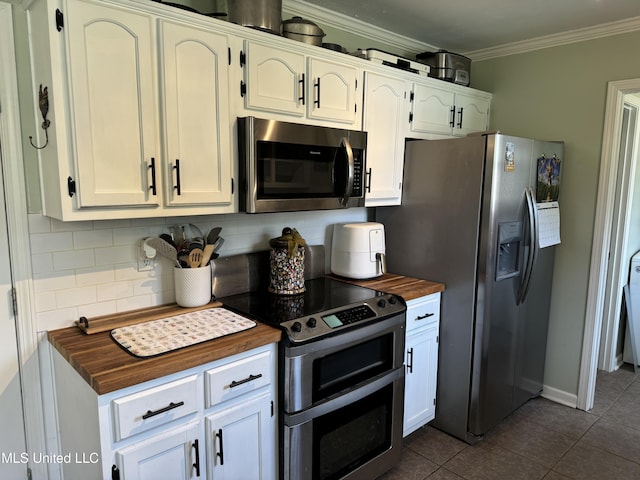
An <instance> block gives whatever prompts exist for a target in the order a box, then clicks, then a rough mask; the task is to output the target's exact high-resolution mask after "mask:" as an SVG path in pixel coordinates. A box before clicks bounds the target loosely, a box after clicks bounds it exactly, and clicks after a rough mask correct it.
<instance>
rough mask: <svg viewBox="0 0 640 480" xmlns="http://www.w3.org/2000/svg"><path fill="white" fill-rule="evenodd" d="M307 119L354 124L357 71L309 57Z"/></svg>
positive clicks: (356, 103) (346, 66) (356, 102)
mask: <svg viewBox="0 0 640 480" xmlns="http://www.w3.org/2000/svg"><path fill="white" fill-rule="evenodd" d="M308 72H309V78H310V81H311V83H310V84H309V85H308V88H309V89H310V91H309V94H308V97H309V100H307V112H308V115H309V117H310V118H315V119H318V120H328V121H336V122H344V123H346V124H354V123H356V113H357V114H358V115H359V112H357V111H356V110H357V108H358V104H359V103H360V102H358V99H357V96H356V93H357V85H358V70H357V69H356V68H354V67H351V66H350V65H343V64H340V63H336V62H329V61H326V60H320V59H317V58H309V69H308Z"/></svg>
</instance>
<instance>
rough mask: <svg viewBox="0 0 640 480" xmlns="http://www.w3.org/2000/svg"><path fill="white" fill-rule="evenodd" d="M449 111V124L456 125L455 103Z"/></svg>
mask: <svg viewBox="0 0 640 480" xmlns="http://www.w3.org/2000/svg"><path fill="white" fill-rule="evenodd" d="M450 113H451V120H450V121H449V126H450V127H455V125H456V106H455V105H454V106H453V107H451V110H450Z"/></svg>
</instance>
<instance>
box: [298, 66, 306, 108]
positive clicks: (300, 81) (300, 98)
mask: <svg viewBox="0 0 640 480" xmlns="http://www.w3.org/2000/svg"><path fill="white" fill-rule="evenodd" d="M298 83H299V84H301V85H302V87H301V89H302V96H301V97H298V100H300V103H301V104H302V105H304V89H305V86H304V73H303V74H302V78H301V79H300V80H298Z"/></svg>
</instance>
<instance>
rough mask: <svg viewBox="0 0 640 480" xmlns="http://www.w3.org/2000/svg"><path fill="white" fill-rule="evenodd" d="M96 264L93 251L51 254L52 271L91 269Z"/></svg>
mask: <svg viewBox="0 0 640 480" xmlns="http://www.w3.org/2000/svg"><path fill="white" fill-rule="evenodd" d="M95 264H96V260H95V255H94V250H93V249H85V250H71V251H64V252H55V253H54V254H53V268H54V270H71V269H75V268H86V267H93V266H94V265H95Z"/></svg>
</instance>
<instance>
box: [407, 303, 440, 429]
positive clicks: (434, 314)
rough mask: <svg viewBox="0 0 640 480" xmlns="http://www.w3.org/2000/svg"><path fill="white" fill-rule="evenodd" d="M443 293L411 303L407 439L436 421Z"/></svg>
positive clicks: (408, 334) (408, 308)
mask: <svg viewBox="0 0 640 480" xmlns="http://www.w3.org/2000/svg"><path fill="white" fill-rule="evenodd" d="M439 331H440V293H434V294H432V295H427V296H425V297H420V298H417V299H415V300H410V301H408V302H407V329H406V341H405V348H406V357H405V365H406V372H405V373H406V375H405V397H404V423H403V436H405V437H406V436H407V435H409V434H410V433H411V432H413V431H415V430H417V429H418V428H420V427H421V426H423V425H425V424H427V423H428V422H430V421H431V420H433V419H434V418H435V410H436V387H437V380H438V339H439V338H438V337H439Z"/></svg>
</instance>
